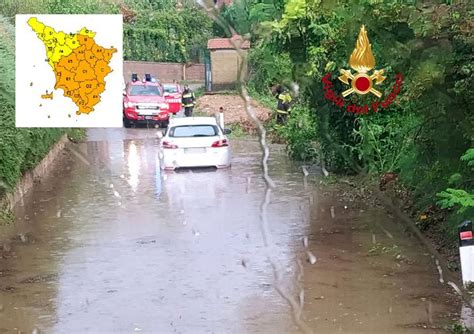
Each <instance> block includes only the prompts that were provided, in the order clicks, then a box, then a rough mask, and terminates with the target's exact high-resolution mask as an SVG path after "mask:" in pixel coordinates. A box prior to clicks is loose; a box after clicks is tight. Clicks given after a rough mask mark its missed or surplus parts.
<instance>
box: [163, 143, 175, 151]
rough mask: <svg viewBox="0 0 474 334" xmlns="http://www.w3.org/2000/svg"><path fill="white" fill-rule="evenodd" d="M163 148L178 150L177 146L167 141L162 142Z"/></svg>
mask: <svg viewBox="0 0 474 334" xmlns="http://www.w3.org/2000/svg"><path fill="white" fill-rule="evenodd" d="M163 148H167V149H174V148H178V145H175V144H172V143H170V142H168V141H164V142H163Z"/></svg>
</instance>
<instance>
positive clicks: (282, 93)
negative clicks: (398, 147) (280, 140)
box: [275, 86, 292, 124]
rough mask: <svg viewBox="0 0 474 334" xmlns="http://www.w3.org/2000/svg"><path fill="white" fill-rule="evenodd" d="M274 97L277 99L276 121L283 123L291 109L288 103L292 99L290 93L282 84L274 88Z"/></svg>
mask: <svg viewBox="0 0 474 334" xmlns="http://www.w3.org/2000/svg"><path fill="white" fill-rule="evenodd" d="M275 97H276V98H277V100H278V105H277V111H276V113H277V123H278V124H285V123H286V119H287V118H288V115H289V114H290V111H291V106H290V103H291V101H292V98H291V94H290V92H288V91H287V90H286V89H284V88H283V87H282V86H278V87H277V89H276V94H275Z"/></svg>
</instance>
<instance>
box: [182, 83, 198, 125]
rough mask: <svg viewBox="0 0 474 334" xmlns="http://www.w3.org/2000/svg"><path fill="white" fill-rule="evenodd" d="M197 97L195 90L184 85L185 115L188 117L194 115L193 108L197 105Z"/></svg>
mask: <svg viewBox="0 0 474 334" xmlns="http://www.w3.org/2000/svg"><path fill="white" fill-rule="evenodd" d="M195 101H196V97H195V96H194V92H193V91H192V90H191V89H190V88H189V87H188V85H185V86H184V91H183V98H182V106H183V107H184V115H185V116H186V117H191V116H192V115H193V108H194V105H195Z"/></svg>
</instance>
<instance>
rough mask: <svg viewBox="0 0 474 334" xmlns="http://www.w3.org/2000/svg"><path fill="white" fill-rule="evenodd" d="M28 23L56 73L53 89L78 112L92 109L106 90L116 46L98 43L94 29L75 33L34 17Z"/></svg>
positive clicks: (84, 112) (82, 112) (83, 112)
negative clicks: (55, 28)
mask: <svg viewBox="0 0 474 334" xmlns="http://www.w3.org/2000/svg"><path fill="white" fill-rule="evenodd" d="M28 24H29V25H30V27H31V28H32V29H33V31H34V32H35V33H36V34H37V36H38V38H39V39H40V40H41V41H42V42H43V43H44V46H45V48H46V54H47V59H46V61H47V62H48V63H49V65H50V66H51V68H52V69H53V71H54V74H55V76H56V84H55V86H54V89H59V88H60V89H62V90H63V91H64V96H66V97H68V98H70V99H71V100H72V101H73V102H74V103H75V104H76V106H77V107H78V110H77V111H76V113H77V114H78V115H80V114H89V113H91V112H92V111H94V107H95V106H96V105H97V104H98V103H99V102H100V95H101V93H102V92H104V90H105V80H104V79H105V77H106V76H107V75H108V74H109V73H110V72H112V69H111V68H110V67H109V62H110V60H111V59H112V56H113V54H114V53H115V52H117V49H115V48H110V49H107V48H104V47H102V46H100V45H98V44H97V43H96V42H95V41H94V36H95V32H93V31H90V30H88V29H86V28H82V29H81V30H80V31H79V32H78V33H75V34H72V33H70V34H67V33H64V32H62V31H59V32H56V31H55V30H54V29H53V28H51V27H49V26H46V25H45V24H43V23H41V22H40V21H38V20H37V19H36V18H35V17H32V18H31V19H29V20H28ZM51 98H52V95H51Z"/></svg>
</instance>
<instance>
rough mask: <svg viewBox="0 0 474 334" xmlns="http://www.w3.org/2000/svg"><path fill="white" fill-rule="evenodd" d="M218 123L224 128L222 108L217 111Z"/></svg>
mask: <svg viewBox="0 0 474 334" xmlns="http://www.w3.org/2000/svg"><path fill="white" fill-rule="evenodd" d="M219 125H220V126H221V128H222V130H224V112H223V111H222V110H221V111H220V112H219Z"/></svg>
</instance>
